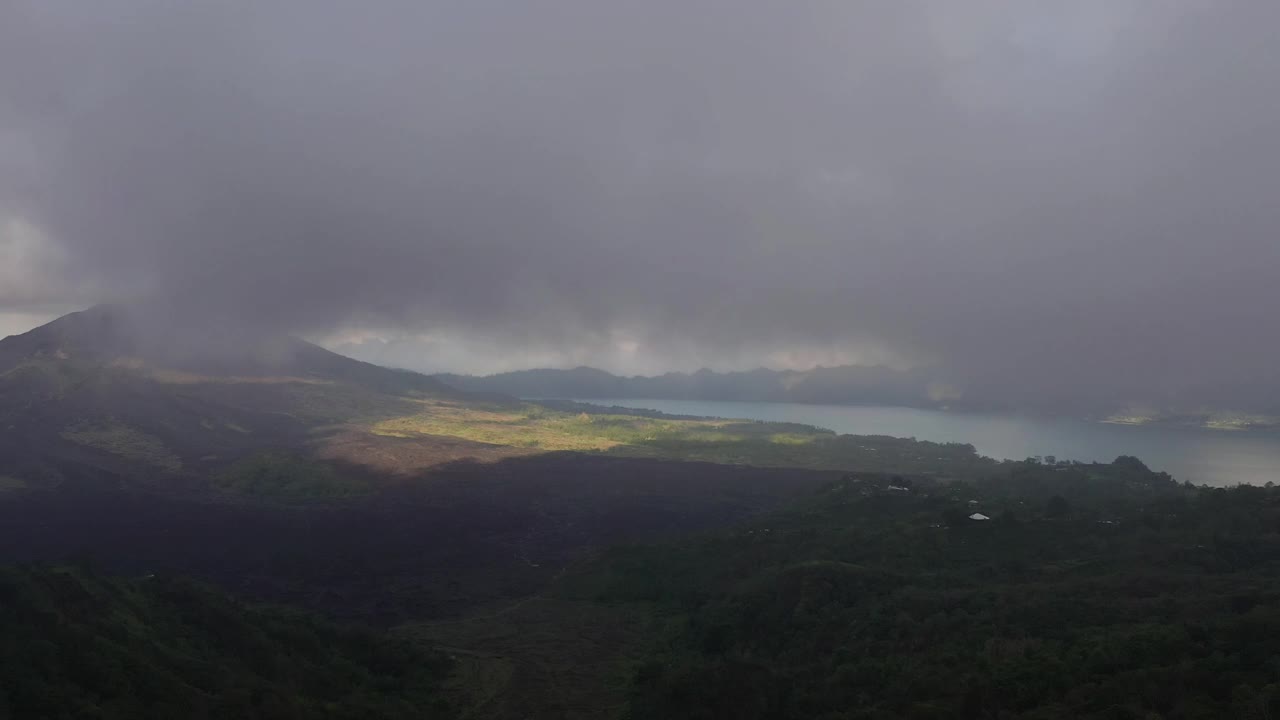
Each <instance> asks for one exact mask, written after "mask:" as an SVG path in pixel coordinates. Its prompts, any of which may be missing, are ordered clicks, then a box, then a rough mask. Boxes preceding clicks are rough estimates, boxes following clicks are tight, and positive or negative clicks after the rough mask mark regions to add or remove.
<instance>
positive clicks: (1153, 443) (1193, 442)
mask: <svg viewBox="0 0 1280 720" xmlns="http://www.w3.org/2000/svg"><path fill="white" fill-rule="evenodd" d="M581 402H586V403H592V404H595V405H619V406H622V407H629V408H643V409H647V410H657V411H660V412H665V413H672V414H678V415H701V416H712V417H724V418H746V419H750V420H770V421H780V422H796V423H804V424H806V425H816V426H818V427H823V428H827V429H829V430H834V431H836V432H838V433H850V434H855V435H891V436H894V437H914V438H916V439H918V440H932V441H935V442H962V443H970V444H972V445H973V446H974V447H975V448H977V450H978V452H979V453H980V454H982V455H987V456H989V457H993V458H1001V459H1006V458H1007V459H1014V460H1021V459H1023V458H1026V457H1030V456H1032V455H1054V456H1056V457H1057V458H1058V459H1060V460H1080V461H1084V462H1088V461H1102V462H1110V461H1111V460H1114V459H1115V458H1116V456H1118V455H1136V456H1137V457H1139V458H1141V459H1142V461H1143V462H1145V463H1146V464H1147V465H1148V466H1149V467H1151V468H1152V469H1154V470H1163V471H1165V472H1167V473H1169V474H1170V475H1173V476H1174V477H1175V478H1177V479H1178V480H1179V481H1181V480H1190V481H1191V482H1194V483H1204V484H1209V485H1235V484H1238V483H1251V484H1257V485H1261V484H1263V483H1266V482H1267V481H1270V480H1280V433H1277V432H1275V431H1260V430H1210V429H1202V428H1190V427H1167V426H1134V425H1114V424H1109V423H1101V422H1090V421H1086V420H1073V419H1068V418H1049V417H1038V416H1030V415H1003V414H977V413H957V412H945V411H941V410H918V409H914V408H901V407H867V406H844V405H804V404H800V403H760V402H718V401H703V400H646V399H635V398H608V399H600V398H593V399H583V400H581Z"/></svg>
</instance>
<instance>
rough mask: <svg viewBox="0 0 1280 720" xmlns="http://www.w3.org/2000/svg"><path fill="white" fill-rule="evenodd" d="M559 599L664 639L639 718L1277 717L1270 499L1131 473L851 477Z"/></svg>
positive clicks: (584, 581) (628, 553) (633, 550)
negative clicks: (655, 630)
mask: <svg viewBox="0 0 1280 720" xmlns="http://www.w3.org/2000/svg"><path fill="white" fill-rule="evenodd" d="M971 518H972V519H971ZM982 518H990V519H982ZM566 592H567V593H568V594H570V595H576V596H578V597H584V598H591V599H594V600H595V601H597V602H600V603H605V604H617V605H628V604H635V603H643V604H647V605H648V606H649V607H651V608H652V612H654V613H656V614H657V615H658V616H659V617H661V618H663V619H664V621H665V625H664V626H665V627H666V628H667V630H666V631H665V632H662V633H659V634H658V635H659V637H656V638H655V639H654V642H653V646H652V649H651V652H650V653H649V655H648V657H646V658H645V659H643V660H641V661H639V663H638V669H637V670H636V672H635V675H634V680H633V686H632V695H631V700H630V716H631V717H632V718H635V719H636V720H640V719H642V718H664V719H665V718H691V719H692V718H723V717H733V718H743V719H747V718H762V719H763V718H771V719H778V720H781V719H790V718H795V719H797V720H798V719H800V718H805V719H808V718H826V719H828V720H836V719H852V718H867V719H871V718H886V719H887V718H903V717H905V718H953V717H960V718H1040V719H1046V720H1047V719H1049V718H1080V717H1083V718H1135V719H1139V718H1140V719H1144V720H1146V719H1153V718H1224V717H1240V718H1246V717H1256V718H1267V717H1275V716H1277V713H1280V640H1278V639H1277V638H1280V490H1277V489H1274V488H1271V487H1266V488H1262V487H1239V488H1233V489H1210V488H1200V487H1191V486H1186V485H1179V484H1177V483H1175V482H1174V481H1173V480H1171V479H1170V478H1169V477H1168V476H1167V475H1163V474H1159V473H1152V472H1150V471H1148V470H1147V469H1146V468H1145V467H1144V466H1143V465H1142V463H1141V462H1139V461H1138V460H1136V459H1135V458H1120V459H1118V460H1117V461H1116V462H1115V463H1113V464H1106V465H1080V464H1066V463H1062V464H1055V465H1043V464H1040V463H1035V462H1027V463H1018V464H1016V465H1015V466H1014V467H1012V468H1011V470H1010V472H1008V473H1007V474H1005V473H1001V474H1000V475H999V476H998V477H992V478H989V479H985V480H981V481H979V482H976V483H972V484H947V483H934V482H929V481H923V480H920V479H916V480H914V481H913V480H912V479H910V478H902V477H894V476H884V475H851V476H848V477H846V478H845V479H844V480H843V481H841V482H839V483H837V484H835V485H833V486H832V487H830V488H829V489H827V490H826V491H824V492H823V493H821V494H820V495H819V496H817V497H815V498H812V499H810V500H806V501H805V502H803V503H801V504H800V505H798V506H796V507H794V508H791V509H789V510H787V511H785V512H780V513H776V514H772V515H769V516H766V517H763V518H761V519H759V520H757V521H755V522H752V523H750V524H747V525H744V526H741V527H739V528H736V529H734V530H731V531H725V532H720V533H716V534H712V535H709V536H706V537H703V538H700V539H697V540H685V541H679V542H673V543H669V544H664V545H652V546H631V547H620V548H616V549H614V550H612V551H610V552H609V553H607V554H606V555H605V556H604V557H603V558H602V559H601V560H600V561H599V562H598V563H596V564H595V565H594V566H593V567H592V568H591V569H590V570H588V571H586V572H584V573H582V574H581V575H579V576H578V577H576V578H573V579H572V581H571V582H570V583H569V584H568V589H567V590H566Z"/></svg>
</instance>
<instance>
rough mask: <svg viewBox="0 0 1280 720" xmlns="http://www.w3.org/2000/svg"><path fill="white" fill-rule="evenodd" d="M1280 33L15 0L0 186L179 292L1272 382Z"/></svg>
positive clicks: (70, 282)
mask: <svg viewBox="0 0 1280 720" xmlns="http://www.w3.org/2000/svg"><path fill="white" fill-rule="evenodd" d="M1278 21H1280V5H1277V4H1275V3H1268V2H1261V1H1259V2H1247V1H1243V0H1242V1H1241V2H1202V1H1197V0H1159V1H1157V0H1151V1H1150V2H1122V1H1116V0H1097V1H1094V2H1071V3H1066V2H1062V3H1059V2H1013V1H1010V2H993V1H988V2H967V3H954V2H949V1H943V0H939V1H938V2H918V1H900V0H893V1H890V0H885V1H883V2H856V3H855V2H835V1H834V0H833V1H831V2H772V1H767V0H734V1H733V2H728V1H725V2H714V1H710V0H707V1H703V2H697V1H694V2H690V1H687V0H682V1H680V2H676V1H674V0H672V1H667V0H656V1H655V0H646V1H645V2H598V1H596V0H548V1H547V2H536V1H535V2H496V1H495V2H444V1H437V2H391V1H387V2H374V3H349V2H323V1H315V0H312V1H309V2H265V3H264V2H216V3H215V2H205V3H172V2H160V1H158V0H157V1H155V2H144V1H137V2H114V3H74V2H65V3H64V2H34V1H32V2H17V3H7V4H6V5H5V6H4V9H2V10H0V92H2V93H3V103H2V104H0V162H3V163H4V164H5V167H6V171H5V173H3V174H4V177H3V178H0V212H4V213H6V214H7V216H8V217H10V218H19V219H20V220H21V222H23V223H28V224H30V225H31V226H32V227H35V228H38V229H39V232H40V233H41V234H42V236H44V237H47V238H48V243H49V244H50V246H51V247H53V248H54V250H51V251H50V252H51V253H53V254H54V255H56V256H57V257H58V258H59V261H58V262H56V263H45V265H44V266H43V267H44V269H43V272H46V273H47V274H48V280H47V283H43V284H42V287H45V288H60V289H61V290H60V291H61V292H66V293H71V292H73V291H75V292H79V293H83V292H85V289H86V288H91V289H92V290H93V291H94V292H96V293H99V294H102V295H104V296H107V297H119V298H126V299H136V298H141V297H149V298H161V299H160V300H155V301H154V304H155V305H156V306H159V307H163V308H166V309H171V310H172V311H173V312H174V313H175V314H178V315H180V316H181V317H189V318H193V317H197V316H198V313H209V312H214V313H218V314H220V315H223V316H231V317H235V318H237V319H238V320H239V321H240V322H244V323H252V324H255V325H259V326H264V327H272V328H276V327H279V328H287V329H291V330H296V331H308V332H316V331H323V330H326V329H331V328H334V327H337V326H352V325H355V326H365V327H381V328H399V329H402V330H406V331H411V332H415V333H417V332H425V333H429V334H430V337H431V338H435V339H436V340H433V341H431V342H436V341H438V339H439V338H442V337H443V338H452V339H454V340H457V341H458V342H463V343H466V342H473V343H475V346H476V347H484V348H488V349H489V350H490V351H491V353H496V354H502V353H505V352H508V351H517V350H524V351H528V349H529V348H534V349H535V350H541V349H548V348H560V349H565V348H569V349H574V348H595V347H614V346H616V345H618V343H622V344H624V345H627V346H628V347H630V348H633V349H634V348H638V349H637V350H636V352H638V353H640V354H641V355H643V356H644V357H646V358H648V361H647V362H649V363H650V365H651V366H660V365H662V364H663V363H664V362H668V363H671V364H678V363H685V362H689V361H690V359H696V360H697V361H698V362H707V363H710V364H716V363H722V364H724V363H736V364H742V363H749V362H750V361H751V358H760V359H761V360H767V359H768V358H770V357H776V355H771V353H778V352H785V351H788V350H794V349H797V348H805V349H813V350H814V351H815V352H818V351H821V350H822V349H823V348H836V349H839V348H845V349H849V351H850V352H851V353H853V355H854V356H860V357H863V356H865V357H877V358H882V357H890V358H895V359H898V360H900V361H903V362H937V363H939V364H941V366H943V367H945V368H948V369H949V372H951V373H952V375H953V377H954V378H955V379H956V381H957V382H958V383H963V384H964V385H966V386H968V387H972V388H982V387H984V386H994V385H996V384H998V385H1000V386H1001V387H1003V388H1005V389H1006V390H1007V391H1008V392H1014V393H1016V392H1026V393H1034V394H1037V395H1039V396H1041V397H1058V396H1061V397H1069V396H1077V395H1079V394H1081V393H1085V394H1096V395H1097V396H1099V397H1108V396H1116V395H1117V394H1118V395H1131V396H1133V397H1134V398H1152V397H1164V396H1165V395H1167V394H1168V393H1170V392H1172V391H1173V390H1174V389H1178V388H1187V387H1191V386H1199V385H1207V384H1210V383H1223V382H1227V381H1231V382H1244V381H1265V382H1266V383H1269V384H1270V387H1273V388H1274V387H1280V382H1277V380H1278V378H1277V377H1276V373H1275V371H1273V370H1272V369H1271V368H1272V366H1273V363H1272V360H1271V358H1273V357H1274V356H1275V354H1276V351H1277V350H1280V347H1277V345H1280V340H1277V339H1276V338H1277V336H1276V334H1275V333H1273V332H1270V331H1269V325H1270V320H1271V318H1270V316H1271V314H1272V312H1273V309H1274V308H1275V307H1277V306H1278V303H1277V301H1278V300H1280V283H1277V280H1280V239H1278V238H1277V228H1280V223H1278V222H1277V221H1278V220H1280V217H1278V215H1280V203H1277V202H1276V199H1275V198H1276V190H1277V187H1280V183H1278V182H1277V180H1278V179H1280V177H1278V175H1280V173H1278V171H1277V170H1278V168H1280V143H1277V141H1276V133H1277V129H1278V127H1280V93H1276V92H1275V91H1274V85H1275V80H1274V78H1275V76H1276V74H1277V70H1280V57H1278V56H1277V55H1278V52H1280V51H1278V50H1277V45H1276V43H1274V42H1273V39H1272V37H1271V36H1272V34H1273V32H1272V31H1273V29H1274V28H1275V27H1276V26H1277V22H1278ZM0 277H4V276H3V275H0ZM4 297H5V296H4V295H3V294H0V302H3V299H2V298H4ZM431 342H427V343H426V344H424V345H423V347H431V346H432V345H431ZM629 343H634V344H635V345H629ZM859 353H862V355H859ZM571 356H573V357H576V355H574V354H573V353H572V352H570V353H569V354H567V355H563V357H571ZM587 356H588V357H590V353H587ZM532 357H538V355H537V353H536V352H535V353H533V355H532ZM806 357H807V356H806ZM655 359H656V360H655ZM424 364H429V363H424Z"/></svg>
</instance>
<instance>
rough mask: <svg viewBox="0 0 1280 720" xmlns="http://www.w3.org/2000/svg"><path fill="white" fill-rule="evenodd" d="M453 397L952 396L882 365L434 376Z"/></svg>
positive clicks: (844, 399)
mask: <svg viewBox="0 0 1280 720" xmlns="http://www.w3.org/2000/svg"><path fill="white" fill-rule="evenodd" d="M434 377H435V378H436V379H438V380H440V381H442V382H444V383H445V384H447V385H450V386H452V387H454V388H457V389H459V390H466V391H469V392H495V393H502V394H505V395H515V396H518V397H541V398H583V399H592V398H626V397H630V398H662V399H677V400H739V401H754V402H799V403H828V404H849V405H898V406H905V407H943V406H946V405H948V404H949V403H951V402H953V401H955V400H956V399H957V395H956V393H954V392H953V391H952V390H951V389H949V388H948V387H947V385H946V384H945V383H943V382H941V381H940V380H939V379H938V378H937V377H936V376H935V374H934V373H933V372H932V371H930V370H927V369H916V370H894V369H892V368H888V367H884V366H879V365H876V366H853V365H848V366H842V367H831V368H827V367H818V368H814V369H812V370H804V371H797V370H769V369H765V368H761V369H757V370H748V371H743V372H724V373H721V372H715V371H712V370H705V369H704V370H699V371H697V372H694V373H675V372H673V373H666V374H664V375H658V376H655V377H643V376H633V377H622V376H619V375H613V374H611V373H608V372H605V371H604V370H597V369H595V368H590V367H577V368H573V369H571V370H552V369H540V370H520V371H516V372H506V373H501V374H498V375H488V376H483V377H479V376H474V375H456V374H441V375H436V376H434Z"/></svg>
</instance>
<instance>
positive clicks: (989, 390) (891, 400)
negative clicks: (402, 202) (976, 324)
mask: <svg viewBox="0 0 1280 720" xmlns="http://www.w3.org/2000/svg"><path fill="white" fill-rule="evenodd" d="M432 377H433V378H434V379H436V380H439V381H440V382H441V383H443V384H445V385H448V386H450V387H452V388H455V389H457V390H460V391H466V392H485V393H500V394H502V395H507V396H515V397H523V398H543V399H548V398H571V399H580V400H604V399H609V398H648V399H663V400H712V401H741V402H794V403H814V404H823V405H889V406H896V407H913V408H928V409H949V410H965V411H971V412H1010V411H1012V412H1035V413H1044V414H1050V415H1068V416H1073V417H1084V418H1090V419H1094V420H1105V421H1107V422H1113V423H1120V424H1126V425H1145V424H1150V423H1162V424H1176V425H1190V426H1203V427H1211V428H1220V429H1244V428H1250V427H1254V428H1257V427H1276V426H1280V398H1277V397H1275V395H1274V393H1270V394H1269V393H1267V392H1264V390H1263V389H1262V388H1255V392H1254V394H1253V397H1252V398H1248V397H1246V396H1245V393H1243V392H1242V390H1241V389H1240V388H1236V387H1232V386H1228V385H1224V386H1222V387H1214V388H1208V389H1204V388H1192V389H1190V390H1188V391H1186V392H1184V393H1182V394H1181V395H1177V396H1174V395H1170V396H1166V397H1136V398H1131V399H1126V398H1121V397H1115V396H1109V395H1106V394H1104V393H1100V392H1098V391H1096V390H1093V391H1089V392H1074V393H1064V392H1060V391H1056V390H1054V391H1051V392H1043V391H1042V392H1029V391H1025V389H1020V388H1018V387H1000V386H993V385H990V384H987V385H981V386H968V387H966V386H965V385H964V384H963V383H953V382H951V381H950V380H949V379H948V378H947V377H946V376H945V375H944V374H943V372H941V371H940V370H938V369H936V368H917V369H912V370H895V369H893V368H889V367H884V366H880V365H873V366H856V365H846V366H840V367H817V368H814V369H812V370H770V369H766V368H760V369H757V370H747V371H741V372H716V371H713V370H707V369H703V370H699V371H697V372H693V373H679V372H672V373H666V374H664V375H657V376H653V377H644V376H632V377H624V376H620V375H614V374H612V373H609V372H606V371H604V370H599V369H596V368H591V367H576V368H572V369H568V370H557V369H538V370H519V371H515V372H505V373H499V374H497V375H486V376H476V375H458V374H451V373H442V374H438V375H433V376H432Z"/></svg>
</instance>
